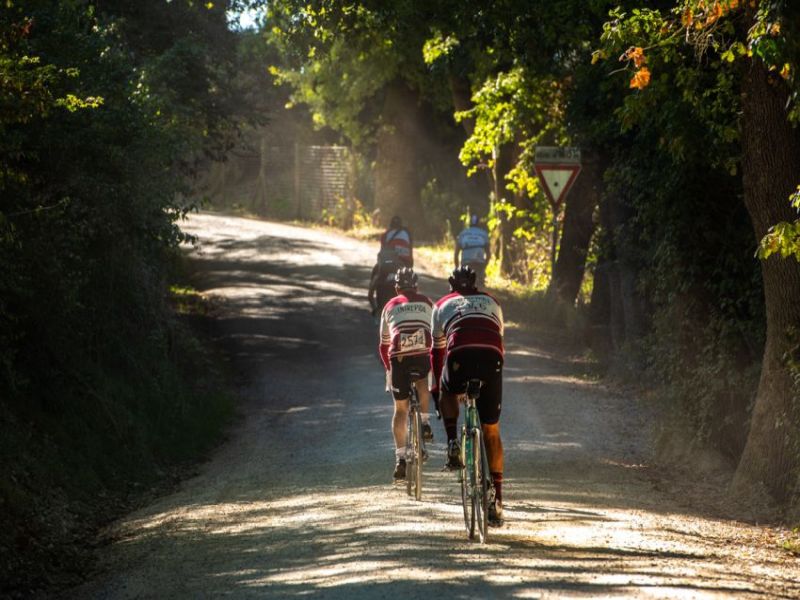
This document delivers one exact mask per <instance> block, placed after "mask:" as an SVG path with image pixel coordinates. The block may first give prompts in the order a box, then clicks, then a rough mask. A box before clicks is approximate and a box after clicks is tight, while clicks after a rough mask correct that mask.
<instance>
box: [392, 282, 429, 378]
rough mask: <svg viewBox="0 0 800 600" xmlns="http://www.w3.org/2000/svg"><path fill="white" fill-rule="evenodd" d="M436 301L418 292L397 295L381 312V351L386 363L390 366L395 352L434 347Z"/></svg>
mask: <svg viewBox="0 0 800 600" xmlns="http://www.w3.org/2000/svg"><path fill="white" fill-rule="evenodd" d="M432 313H433V302H431V301H430V298H428V297H427V296H424V295H422V294H418V293H416V292H409V293H408V294H405V295H404V294H400V295H398V296H395V297H394V298H392V299H391V300H389V302H387V303H386V306H384V308H383V313H381V343H380V347H379V352H380V355H381V361H383V366H384V367H386V369H387V370H388V369H389V366H390V364H391V363H390V361H391V359H392V358H393V357H395V356H413V355H417V354H427V353H428V352H429V351H430V348H431V314H432Z"/></svg>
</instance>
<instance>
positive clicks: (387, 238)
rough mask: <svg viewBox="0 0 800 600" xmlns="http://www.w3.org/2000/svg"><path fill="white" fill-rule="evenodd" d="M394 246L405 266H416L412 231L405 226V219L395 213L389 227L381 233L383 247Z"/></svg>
mask: <svg viewBox="0 0 800 600" xmlns="http://www.w3.org/2000/svg"><path fill="white" fill-rule="evenodd" d="M385 247H388V248H392V249H393V250H394V251H395V252H396V253H397V256H398V258H399V259H400V261H401V262H402V263H403V266H405V267H409V268H413V267H414V241H413V240H412V239H411V232H410V231H409V230H408V229H407V228H406V227H404V226H403V220H402V219H401V218H400V217H399V216H397V215H395V216H394V217H392V220H391V221H390V222H389V228H388V229H387V230H386V231H384V232H383V233H382V234H381V248H385Z"/></svg>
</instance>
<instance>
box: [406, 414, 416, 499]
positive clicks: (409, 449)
mask: <svg viewBox="0 0 800 600" xmlns="http://www.w3.org/2000/svg"><path fill="white" fill-rule="evenodd" d="M414 413H415V410H414V407H413V406H412V407H410V408H409V411H408V430H407V431H406V492H407V493H408V495H409V496H411V495H412V494H414V493H415V490H416V486H417V483H416V473H417V469H416V462H417V459H416V456H415V446H416V443H415V440H414V438H415V436H416V432H415V428H414Z"/></svg>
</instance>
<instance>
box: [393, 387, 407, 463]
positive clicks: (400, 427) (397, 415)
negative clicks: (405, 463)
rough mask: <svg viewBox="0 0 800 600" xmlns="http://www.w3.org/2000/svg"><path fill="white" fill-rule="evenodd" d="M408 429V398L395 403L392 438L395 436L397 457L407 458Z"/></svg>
mask: <svg viewBox="0 0 800 600" xmlns="http://www.w3.org/2000/svg"><path fill="white" fill-rule="evenodd" d="M406 427H408V398H406V399H405V400H395V401H394V414H393V415H392V436H394V447H395V455H396V456H397V458H405V451H406Z"/></svg>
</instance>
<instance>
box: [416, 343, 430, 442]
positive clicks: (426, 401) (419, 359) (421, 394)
mask: <svg viewBox="0 0 800 600" xmlns="http://www.w3.org/2000/svg"><path fill="white" fill-rule="evenodd" d="M413 363H414V367H415V368H416V369H417V371H418V373H419V374H420V375H422V378H421V379H417V380H416V381H415V382H414V385H415V387H416V389H417V397H418V398H419V408H420V414H421V415H422V423H423V424H424V425H426V426H427V429H428V430H430V400H431V392H430V390H429V389H428V373H429V371H430V368H431V366H430V365H431V364H430V358H429V357H428V354H427V353H425V354H421V355H419V356H415V357H413Z"/></svg>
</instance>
